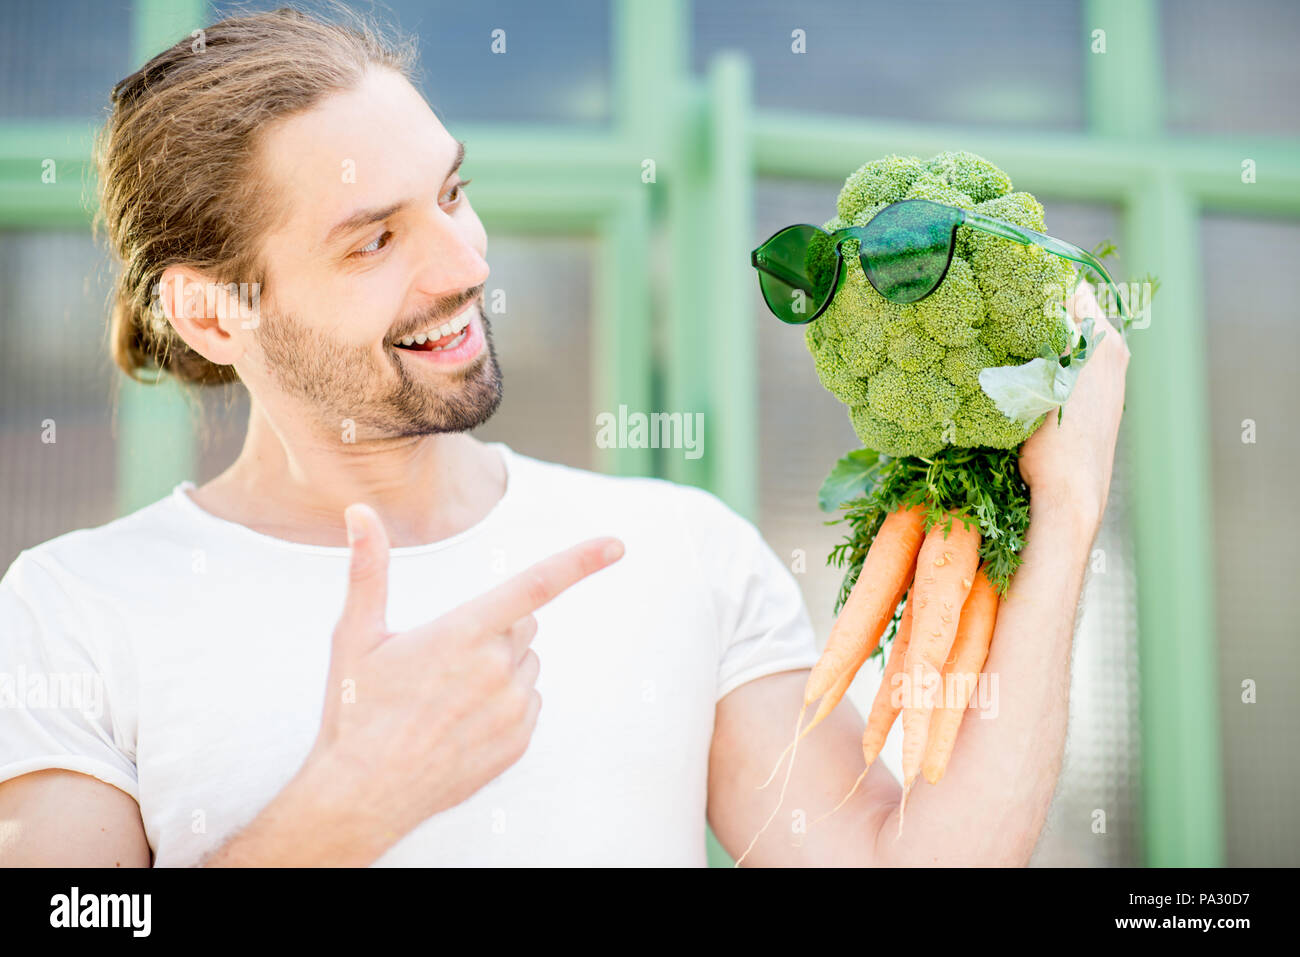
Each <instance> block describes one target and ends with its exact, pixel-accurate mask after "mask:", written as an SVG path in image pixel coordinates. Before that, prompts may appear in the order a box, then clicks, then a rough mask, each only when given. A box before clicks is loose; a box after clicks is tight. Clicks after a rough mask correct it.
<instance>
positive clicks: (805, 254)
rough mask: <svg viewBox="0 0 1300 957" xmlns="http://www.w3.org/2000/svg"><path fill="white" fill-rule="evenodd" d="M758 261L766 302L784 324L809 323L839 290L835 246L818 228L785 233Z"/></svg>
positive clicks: (764, 248) (775, 238)
mask: <svg viewBox="0 0 1300 957" xmlns="http://www.w3.org/2000/svg"><path fill="white" fill-rule="evenodd" d="M755 258H756V259H757V262H756V263H755V267H756V268H757V269H758V283H759V286H760V287H761V288H762V290H763V299H764V300H765V301H766V302H767V307H768V308H769V309H771V310H772V313H773V314H774V315H775V316H776V317H777V318H778V319H780V320H781V321H782V322H790V323H803V322H808V321H809V320H811V319H812V317H813V316H815V315H817V313H818V312H819V311H820V310H821V308H822V306H824V305H825V304H826V301H827V300H828V299H829V298H830V297H831V295H832V294H833V293H834V291H835V272H836V267H837V266H838V264H839V263H838V257H837V255H836V253H835V245H834V243H833V242H832V241H831V237H830V236H829V235H827V234H826V233H825V232H823V231H822V230H820V229H818V228H817V227H816V226H810V225H801V226H791V227H790V228H789V229H783V230H781V232H779V233H777V234H776V235H775V236H773V237H772V238H771V239H769V240H768V241H767V242H766V243H764V244H763V246H762V248H760V249H759V250H758V252H757V253H756V254H755Z"/></svg>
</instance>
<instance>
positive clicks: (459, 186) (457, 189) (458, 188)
mask: <svg viewBox="0 0 1300 957" xmlns="http://www.w3.org/2000/svg"><path fill="white" fill-rule="evenodd" d="M472 182H474V181H473V180H472V179H462V180H459V181H458V182H457V183H456V184H455V185H453V186H452V188H451V192H453V193H455V194H456V195H455V198H454V199H450V200H448V202H450V203H458V202H460V199H461V197H462V196H463V195H464V192H465V187H466V186H468V185H469V184H470V183H472Z"/></svg>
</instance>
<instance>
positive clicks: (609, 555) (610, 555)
mask: <svg viewBox="0 0 1300 957" xmlns="http://www.w3.org/2000/svg"><path fill="white" fill-rule="evenodd" d="M601 555H602V556H603V557H604V559H605V561H607V562H612V561H613V560H614V559H616V558H620V557H622V555H623V543H622V542H618V541H615V542H610V543H609V544H608V545H606V546H605V550H604V551H603V552H601Z"/></svg>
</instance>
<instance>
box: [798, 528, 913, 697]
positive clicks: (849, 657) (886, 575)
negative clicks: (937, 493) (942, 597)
mask: <svg viewBox="0 0 1300 957" xmlns="http://www.w3.org/2000/svg"><path fill="white" fill-rule="evenodd" d="M924 536H925V510H924V509H922V508H921V507H920V506H919V505H917V506H913V507H912V508H909V509H901V508H900V509H899V510H898V511H896V512H891V513H890V514H889V515H887V516H886V517H885V520H884V522H883V523H881V526H880V531H879V532H877V533H876V538H875V540H874V541H873V542H872V543H871V547H870V548H869V549H867V555H866V558H865V559H863V562H862V571H861V572H859V574H858V580H857V581H856V582H855V583H854V585H853V590H852V591H851V592H850V593H849V597H848V600H847V601H845V602H844V607H843V608H841V609H840V613H839V616H838V617H837V618H836V619H835V624H834V625H833V626H832V627H831V633H830V636H829V637H828V638H827V639H826V650H825V651H823V652H822V656H821V658H820V659H819V660H818V662H817V664H816V665H814V666H813V670H812V673H811V674H809V675H808V684H807V686H806V687H805V688H804V696H803V700H804V704H812V703H813V702H814V701H816V700H817V699H818V698H820V697H821V696H822V695H824V694H826V692H828V691H830V690H831V688H833V687H834V686H835V684H836V683H837V682H838V681H839V680H840V679H841V678H842V677H843V676H844V672H845V671H846V670H848V669H852V668H854V667H855V664H854V663H855V662H856V663H857V664H858V665H860V664H861V663H862V662H863V661H866V660H867V657H868V656H869V655H870V654H871V653H872V652H873V651H875V650H876V644H877V642H879V640H880V636H881V634H882V633H883V632H884V630H885V626H886V625H888V624H889V620H890V619H891V618H893V617H894V612H895V611H896V610H897V608H898V601H897V600H896V599H897V597H898V595H899V591H900V587H906V583H907V581H908V571H909V570H910V569H913V568H914V567H915V563H916V556H917V551H918V550H919V549H920V547H921V540H922V539H923V538H924Z"/></svg>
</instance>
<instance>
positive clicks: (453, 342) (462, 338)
mask: <svg viewBox="0 0 1300 957" xmlns="http://www.w3.org/2000/svg"><path fill="white" fill-rule="evenodd" d="M468 335H469V333H467V332H462V333H461V334H460V335H458V336H457V337H456V338H455V339H453V340H451V342H449V343H447V344H446V345H445V346H434V347H433V350H432V351H433V352H443V351H445V350H447V349H455V348H456V347H457V346H458V345H460V344H461V343H462V342H464V341H465V337H466V336H468Z"/></svg>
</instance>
